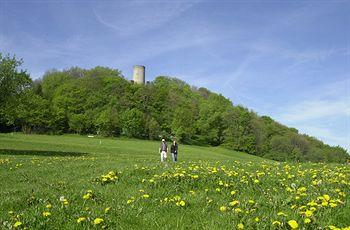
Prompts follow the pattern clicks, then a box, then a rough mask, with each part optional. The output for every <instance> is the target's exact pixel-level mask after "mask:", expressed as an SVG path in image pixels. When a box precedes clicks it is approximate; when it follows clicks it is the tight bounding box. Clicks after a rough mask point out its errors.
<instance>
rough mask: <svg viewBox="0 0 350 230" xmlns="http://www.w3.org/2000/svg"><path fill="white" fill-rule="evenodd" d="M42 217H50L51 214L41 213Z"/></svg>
mask: <svg viewBox="0 0 350 230" xmlns="http://www.w3.org/2000/svg"><path fill="white" fill-rule="evenodd" d="M43 216H44V217H48V216H51V213H50V212H43Z"/></svg>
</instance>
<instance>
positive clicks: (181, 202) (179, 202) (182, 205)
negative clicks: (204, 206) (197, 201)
mask: <svg viewBox="0 0 350 230" xmlns="http://www.w3.org/2000/svg"><path fill="white" fill-rule="evenodd" d="M176 205H177V206H181V207H185V205H186V202H185V201H183V200H181V201H178V202H176Z"/></svg>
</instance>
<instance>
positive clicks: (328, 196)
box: [0, 134, 350, 229]
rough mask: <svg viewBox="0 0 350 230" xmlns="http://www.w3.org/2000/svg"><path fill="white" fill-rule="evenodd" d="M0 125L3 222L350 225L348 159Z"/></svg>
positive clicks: (13, 225) (21, 225)
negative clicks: (316, 159) (2, 130)
mask: <svg viewBox="0 0 350 230" xmlns="http://www.w3.org/2000/svg"><path fill="white" fill-rule="evenodd" d="M158 147H159V143H158V142H152V141H142V140H130V139H104V138H96V137H94V138H88V137H82V136H73V135H64V136H46V135H22V134H0V179H1V190H0V195H1V200H0V207H1V213H0V224H1V228H2V229H89V228H91V229H100V228H108V229H151V228H153V229H174V228H176V229H350V199H349V193H350V178H349V177H350V167H349V166H348V165H337V164H315V163H303V164H298V163H279V162H274V161H269V160H265V159H262V158H258V157H254V156H251V155H248V154H245V153H239V152H234V151H231V150H226V149H224V148H214V147H196V146H181V145H180V147H179V162H178V163H176V164H174V163H172V162H171V159H170V158H169V159H168V162H167V163H166V164H162V163H160V154H159V153H158ZM168 156H169V155H168Z"/></svg>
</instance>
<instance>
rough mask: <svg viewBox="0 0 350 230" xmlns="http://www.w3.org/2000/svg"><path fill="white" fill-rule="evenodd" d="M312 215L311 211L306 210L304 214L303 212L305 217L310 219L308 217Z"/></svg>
mask: <svg viewBox="0 0 350 230" xmlns="http://www.w3.org/2000/svg"><path fill="white" fill-rule="evenodd" d="M312 214H313V212H312V211H311V210H306V212H305V216H306V217H310V216H312Z"/></svg>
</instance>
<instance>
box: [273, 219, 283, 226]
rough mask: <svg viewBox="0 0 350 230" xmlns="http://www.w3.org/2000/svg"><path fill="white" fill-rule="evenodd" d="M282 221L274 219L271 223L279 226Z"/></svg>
mask: <svg viewBox="0 0 350 230" xmlns="http://www.w3.org/2000/svg"><path fill="white" fill-rule="evenodd" d="M281 224H282V223H281V222H279V221H278V220H275V221H274V222H272V225H277V226H280V225H281Z"/></svg>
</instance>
